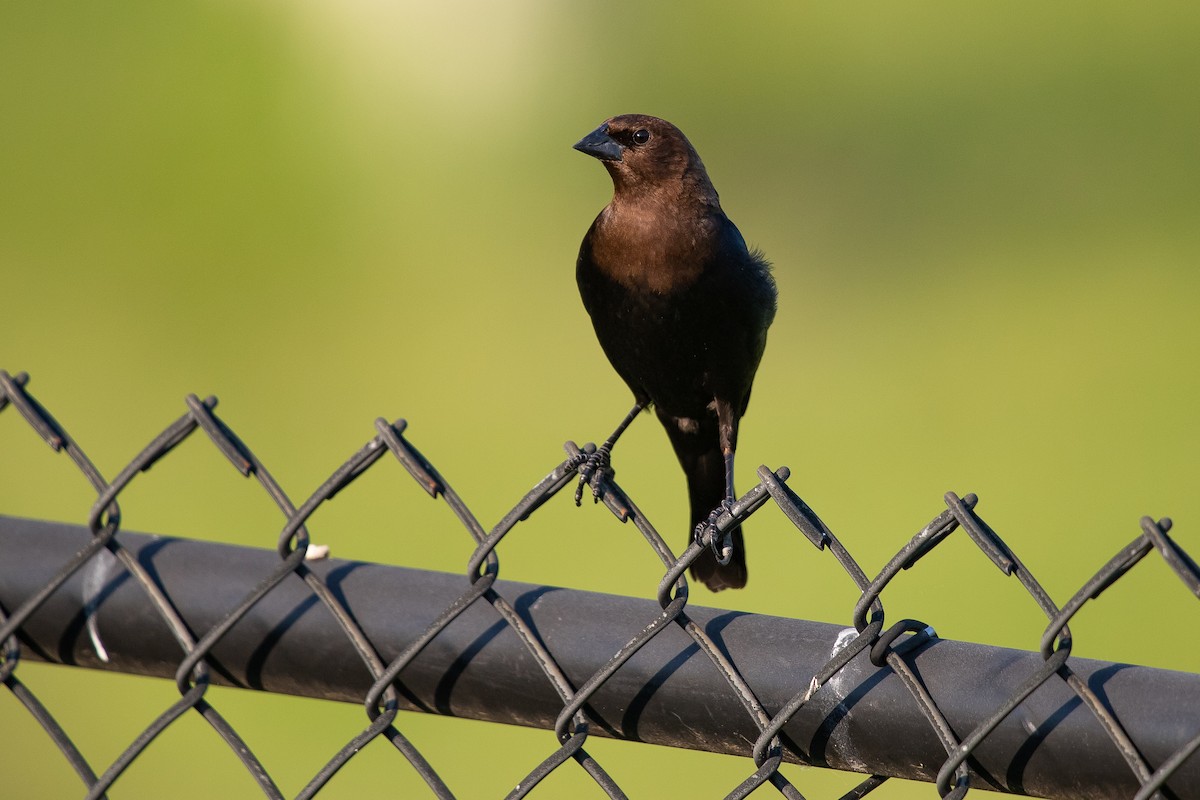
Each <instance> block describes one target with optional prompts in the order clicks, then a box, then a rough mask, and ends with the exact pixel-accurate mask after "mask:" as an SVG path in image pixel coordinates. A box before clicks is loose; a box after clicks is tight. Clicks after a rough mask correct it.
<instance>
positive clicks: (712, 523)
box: [693, 497, 733, 566]
mask: <svg viewBox="0 0 1200 800" xmlns="http://www.w3.org/2000/svg"><path fill="white" fill-rule="evenodd" d="M726 512H728V513H730V514H732V513H733V498H731V497H727V498H725V499H724V500H722V501H721V505H719V506H717V507H716V508H714V509H713V510H712V511H710V512H709V513H708V519H706V520H704V521H703V522H701V523H700V524H699V525H697V526H696V531H695V533H694V534H693V536H694V538H695V539H696V541H697V542H700V543H701V544H704V543H705V542H707V543H708V546H709V547H710V548H712V551H713V555H714V556H716V557H717V563H718V564H720V565H721V566H725V565H726V564H728V563H729V559H731V558H733V529H732V527H731V528H730V530H727V531H725V532H724V533H722V532H721V531H719V530H718V529H717V520H719V519H720V518H721V515H722V514H724V513H726ZM710 530H711V531H712V533H709V531H710Z"/></svg>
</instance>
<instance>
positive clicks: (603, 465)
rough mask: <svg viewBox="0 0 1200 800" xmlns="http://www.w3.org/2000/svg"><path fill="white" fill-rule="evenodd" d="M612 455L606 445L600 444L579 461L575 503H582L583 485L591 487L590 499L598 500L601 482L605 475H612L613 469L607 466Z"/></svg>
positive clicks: (600, 492) (601, 490)
mask: <svg viewBox="0 0 1200 800" xmlns="http://www.w3.org/2000/svg"><path fill="white" fill-rule="evenodd" d="M611 456H612V450H611V449H610V448H609V446H608V445H606V444H602V445H600V447H599V448H598V449H597V450H596V451H595V452H593V453H590V454H589V455H588V456H587V457H586V458H584V459H583V460H582V461H580V463H579V467H578V469H579V485H577V486H576V487H575V505H577V506H578V505H581V504H582V503H583V487H584V486H591V487H592V501H593V502H599V500H600V495H601V494H602V493H603V489H602V488H601V484H602V483H603V482H604V479H605V478H606V477H612V475H613V470H612V467H611V466H609V458H610V457H611Z"/></svg>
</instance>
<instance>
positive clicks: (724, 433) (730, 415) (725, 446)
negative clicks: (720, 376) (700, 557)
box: [696, 400, 738, 566]
mask: <svg viewBox="0 0 1200 800" xmlns="http://www.w3.org/2000/svg"><path fill="white" fill-rule="evenodd" d="M716 407H717V430H718V435H719V437H720V442H721V454H722V455H723V456H725V499H724V500H722V501H721V505H719V506H717V507H716V508H714V509H713V510H712V511H711V512H710V513H709V515H708V519H707V520H705V521H704V522H702V523H700V525H699V527H698V528H697V529H696V536H697V537H700V536H701V535H703V533H704V528H706V527H712V528H713V533H714V536H713V538H712V542H711V544H710V546H711V547H712V551H713V555H715V556H716V557H717V563H718V564H720V565H722V566H724V565H725V564H728V563H729V559H731V558H732V557H733V529H732V528H730V529H729V530H727V531H725V534H724V536H722V537H721V538H720V539H718V538H717V537H716V535H715V534H716V526H717V520H718V519H719V518H720V517H721V514H722V513H724V512H726V511H729V512H732V511H733V501H734V500H735V499H736V498H737V493H736V492H735V491H734V489H733V453H734V449H735V445H736V443H737V423H738V419H737V415H736V414H735V413H734V411H733V407H732V406H731V405H730V404H729V403H727V402H723V401H721V400H717V401H716Z"/></svg>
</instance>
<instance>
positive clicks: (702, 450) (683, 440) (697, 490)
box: [663, 420, 746, 592]
mask: <svg viewBox="0 0 1200 800" xmlns="http://www.w3.org/2000/svg"><path fill="white" fill-rule="evenodd" d="M663 422H664V427H666V429H667V435H668V436H669V437H670V439H671V444H672V446H673V447H674V448H675V455H676V456H677V457H678V458H679V465H680V466H681V467H683V472H684V474H685V475H686V476H687V485H688V501H689V504H690V506H691V520H692V527H691V528H690V529H689V536H690V533H691V532H692V531H695V529H696V526H697V525H699V524H700V523H701V522H704V521H706V520H707V519H708V515H709V514H710V513H712V510H713V509H714V508H716V507H717V506H719V505H721V503H722V502H723V501H724V500H725V457H724V456H723V455H722V453H721V447H720V445H719V444H718V443H717V441H716V439H717V437H716V431H715V430H713V431H712V435H711V436H707V435H705V434H706V433H708V432H707V431H705V430H701V431H699V432H684V431H682V430H680V428H679V427H678V425H676V424H667V420H663ZM713 427H714V428H715V425H714V426H713ZM689 541H690V539H689ZM691 574H692V578H694V579H695V580H698V581H700V582H701V583H703V584H704V585H705V586H707V587H708V588H709V589H711V590H712V591H714V592H719V591H721V590H722V589H741V588H742V587H743V586H745V585H746V547H745V545H744V544H743V541H742V531H741V529H740V528H739V529H738V530H736V531H734V532H733V557H732V558H731V559H730V560H729V563H728V564H725V565H721V564H718V563H717V557H716V555H715V554H714V553H713V551H712V549H711V548H705V550H704V552H703V553H702V554H701V555H700V557H699V558H697V559H696V560H695V561H693V562H692V568H691Z"/></svg>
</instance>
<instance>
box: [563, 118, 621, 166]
mask: <svg viewBox="0 0 1200 800" xmlns="http://www.w3.org/2000/svg"><path fill="white" fill-rule="evenodd" d="M575 149H576V150H578V151H579V152H581V153H587V154H588V155H589V156H594V157H595V158H598V159H600V160H601V161H620V160H621V154H622V153H624V152H625V148H624V147H622V146H621V144H620V143H619V142H618V141H617V140H616V139H614V138H612V137H611V136H609V135H608V123H607V122H606V123H604V124H603V125H601V126H600V127H599V128H596V130H594V131H592V132H591V133H589V134H588V135H587V136H585V137H583V138H582V139H580V140H579V141H578V142H576V143H575Z"/></svg>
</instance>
